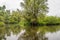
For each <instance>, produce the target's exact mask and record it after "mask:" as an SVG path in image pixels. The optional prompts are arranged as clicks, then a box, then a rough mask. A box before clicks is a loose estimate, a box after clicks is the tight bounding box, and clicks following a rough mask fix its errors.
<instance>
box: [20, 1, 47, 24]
mask: <svg viewBox="0 0 60 40" xmlns="http://www.w3.org/2000/svg"><path fill="white" fill-rule="evenodd" d="M21 5H22V7H23V8H24V14H25V15H24V18H25V19H26V20H27V21H28V22H32V23H37V19H38V16H40V15H41V14H42V15H45V14H46V12H47V9H48V7H47V0H24V2H23V3H21ZM41 17H43V16H41Z"/></svg>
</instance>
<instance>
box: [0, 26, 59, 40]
mask: <svg viewBox="0 0 60 40" xmlns="http://www.w3.org/2000/svg"><path fill="white" fill-rule="evenodd" d="M22 29H23V28H21V27H20V26H19V25H10V26H9V27H8V26H4V27H0V40H3V39H4V40H6V37H5V35H7V36H10V34H11V32H13V34H14V35H18V33H20V31H21V30H22ZM24 29H25V30H26V31H25V32H24V33H23V34H22V35H20V36H19V38H18V40H48V38H46V37H45V36H44V35H45V33H46V32H55V31H57V30H60V26H42V27H41V26H40V27H25V28H24Z"/></svg>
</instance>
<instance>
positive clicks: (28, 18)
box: [0, 0, 60, 40]
mask: <svg viewBox="0 0 60 40" xmlns="http://www.w3.org/2000/svg"><path fill="white" fill-rule="evenodd" d="M21 6H22V7H23V8H24V9H23V10H22V11H21V10H19V9H17V10H16V11H12V12H10V10H5V9H6V7H5V5H3V6H2V7H0V34H2V36H0V39H2V38H5V37H4V34H5V33H6V32H7V35H9V34H10V31H12V32H13V33H16V34H18V33H19V32H20V29H22V28H23V29H25V31H26V32H25V33H24V35H23V38H24V39H23V40H47V38H45V37H44V33H45V32H47V31H52V30H53V29H54V30H55V31H56V30H57V29H56V28H54V27H46V25H48V26H50V25H60V17H56V16H46V13H47V12H48V7H47V0H24V2H22V3H21ZM11 25H13V26H11ZM41 26H44V27H41ZM2 27H3V28H2ZM1 28H2V29H1ZM48 28H49V29H50V30H49V29H48ZM51 28H52V29H51ZM1 30H2V31H1ZM3 30H4V32H3ZM17 30H18V31H17ZM37 32H39V34H37ZM39 35H40V36H39ZM1 37H2V38H1ZM18 40H20V39H18Z"/></svg>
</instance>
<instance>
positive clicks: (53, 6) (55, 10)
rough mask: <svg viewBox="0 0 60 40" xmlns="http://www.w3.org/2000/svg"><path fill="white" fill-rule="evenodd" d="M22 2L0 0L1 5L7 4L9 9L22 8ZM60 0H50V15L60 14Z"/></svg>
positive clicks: (19, 0)
mask: <svg viewBox="0 0 60 40" xmlns="http://www.w3.org/2000/svg"><path fill="white" fill-rule="evenodd" d="M20 2H22V0H0V6H2V5H6V9H8V10H16V9H17V8H18V9H21V7H20ZM59 4H60V0H48V7H49V12H48V15H54V16H60V5H59Z"/></svg>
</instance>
